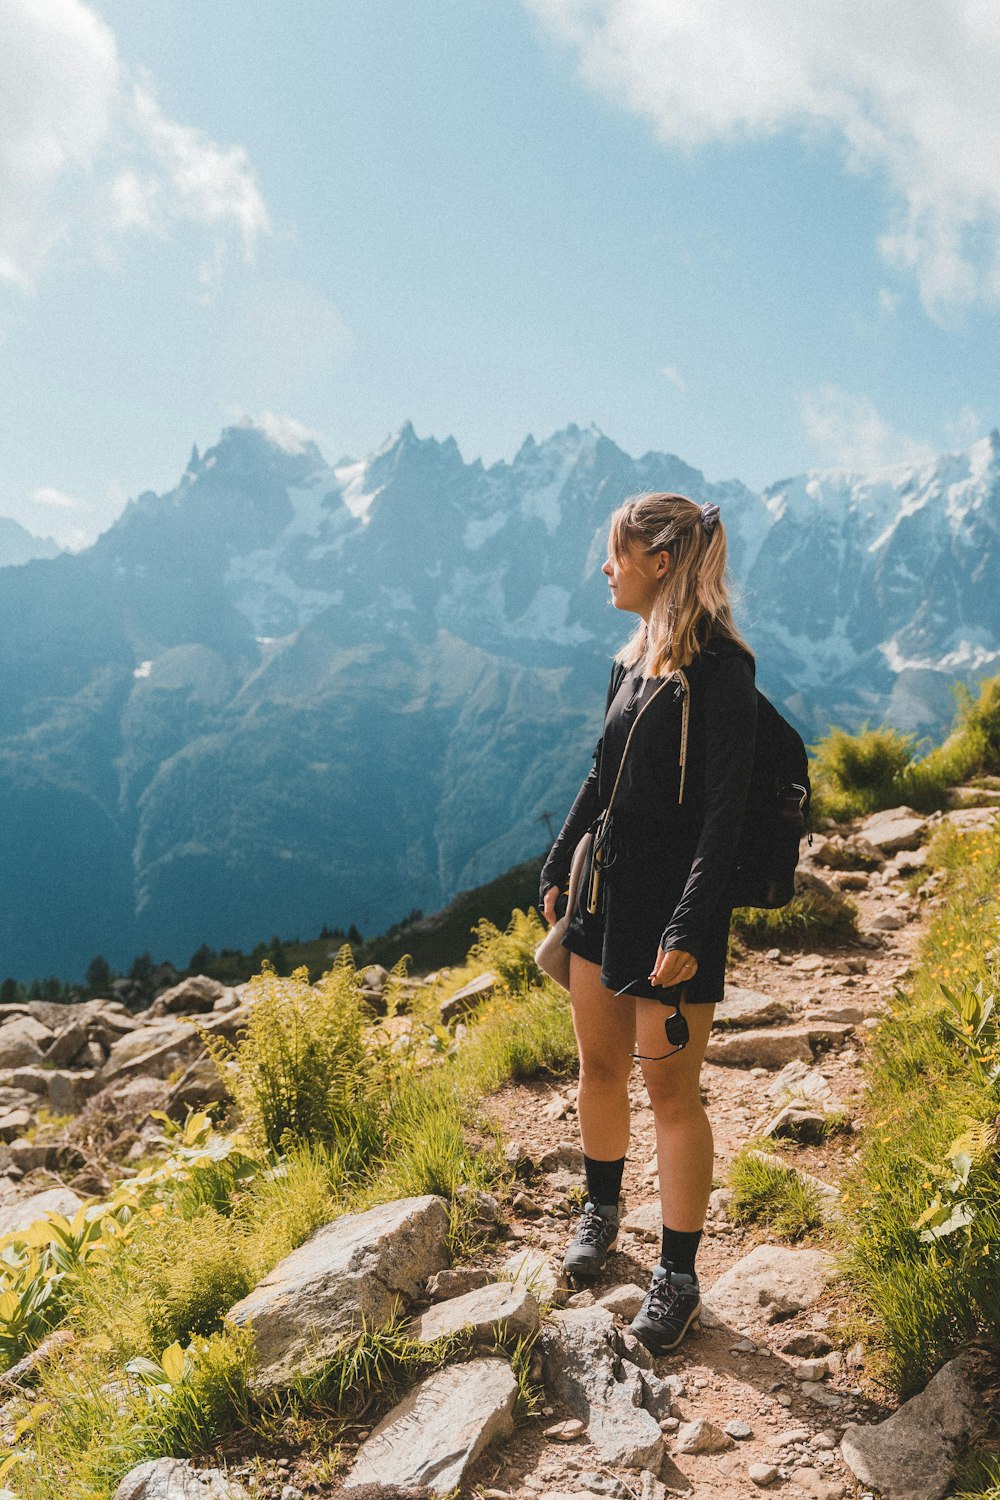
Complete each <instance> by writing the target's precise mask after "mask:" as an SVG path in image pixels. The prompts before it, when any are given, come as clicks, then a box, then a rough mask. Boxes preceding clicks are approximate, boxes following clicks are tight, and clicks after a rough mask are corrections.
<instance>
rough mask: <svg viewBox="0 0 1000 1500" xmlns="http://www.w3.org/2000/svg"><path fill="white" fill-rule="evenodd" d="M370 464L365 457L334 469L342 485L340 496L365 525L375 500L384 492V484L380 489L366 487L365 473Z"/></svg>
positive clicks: (335, 477) (336, 477)
mask: <svg viewBox="0 0 1000 1500" xmlns="http://www.w3.org/2000/svg"><path fill="white" fill-rule="evenodd" d="M367 470H368V464H367V461H366V460H365V459H361V460H360V462H358V463H355V464H342V465H341V467H340V468H339V469H334V471H333V477H334V479H336V481H337V483H338V484H339V485H340V498H341V500H343V502H344V504H345V505H346V506H347V509H348V510H349V511H350V513H351V515H352V516H354V517H355V519H356V520H360V521H361V522H363V523H364V525H365V526H367V525H368V522H369V521H370V520H371V508H372V503H373V501H374V500H375V499H376V498H377V497H378V495H380V494H381V492H382V486H381V485H379V487H378V489H375V490H366V489H365V475H366V473H367Z"/></svg>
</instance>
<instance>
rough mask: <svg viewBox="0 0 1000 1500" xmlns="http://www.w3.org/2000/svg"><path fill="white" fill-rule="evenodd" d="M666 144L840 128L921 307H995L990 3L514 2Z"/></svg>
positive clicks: (995, 70)
mask: <svg viewBox="0 0 1000 1500" xmlns="http://www.w3.org/2000/svg"><path fill="white" fill-rule="evenodd" d="M524 3H525V5H526V6H527V7H528V9H530V10H531V11H533V12H534V13H535V14H536V15H537V16H538V17H539V18H540V19H541V20H542V22H543V23H544V24H545V25H546V26H547V27H548V29H549V30H550V31H551V32H552V33H553V34H554V35H555V36H556V37H557V38H558V39H559V40H561V41H563V42H565V43H567V44H568V45H570V46H571V47H573V48H574V49H575V50H576V52H577V54H578V56H579V64H580V72H581V75H582V77H583V78H584V79H585V80H586V82H587V83H589V84H590V85H592V86H593V87H594V88H596V89H598V90H600V91H601V92H602V93H603V94H605V95H607V96H608V97H609V98H611V99H612V100H613V101H614V102H615V103H617V104H619V105H621V106H622V107H624V108H627V109H630V110H631V111H633V112H634V113H635V114H637V115H641V116H642V117H644V118H646V119H648V120H649V121H650V122H651V123H652V125H653V127H654V128H655V130H656V133H657V135H658V136H659V138H660V140H661V141H663V142H664V144H665V145H668V146H672V147H687V148H692V147H697V146H700V145H703V144H705V143H707V142H711V141H724V142H736V141H739V140H743V139H748V138H753V137H763V136H768V135H774V134H777V133H778V132H780V131H799V132H801V133H803V134H806V133H815V132H817V131H819V132H821V133H824V134H830V133H832V134H833V135H834V136H835V137H837V138H839V140H840V141H841V143H842V146H843V149H844V155H845V162H846V165H847V166H848V167H849V168H850V169H851V170H854V171H864V172H875V173H877V174H880V175H881V176H882V177H883V178H884V180H885V182H886V184H887V186H888V188H889V190H890V195H891V204H892V207H891V211H890V221H889V223H888V225H887V228H886V231H885V233H884V234H883V235H882V236H881V237H880V239H879V248H880V250H881V252H882V254H883V256H884V257H885V259H886V260H887V261H888V262H889V263H890V264H892V265H894V266H897V267H900V268H903V269H905V270H907V271H909V272H910V273H911V274H912V275H913V276H914V277H915V279H916V282H917V284H918V286H919V289H920V295H921V297H922V299H923V302H924V305H925V307H926V308H927V309H928V311H929V312H931V313H932V314H933V315H937V316H941V315H942V314H943V313H944V312H945V311H946V310H947V309H948V308H949V307H950V306H954V305H959V304H963V303H966V304H967V303H973V302H976V301H983V302H986V303H991V304H997V303H1000V172H998V171H997V166H996V163H997V160H998V157H1000V111H998V110H997V107H996V93H997V78H998V76H1000V6H998V5H997V4H996V3H995V0H911V3H910V4H909V5H907V6H905V7H904V8H902V9H901V8H900V5H899V3H898V0H811V3H810V4H808V5H803V4H794V3H790V0H755V3H754V4H753V5H733V4H731V3H730V0H669V4H666V3H663V0H524Z"/></svg>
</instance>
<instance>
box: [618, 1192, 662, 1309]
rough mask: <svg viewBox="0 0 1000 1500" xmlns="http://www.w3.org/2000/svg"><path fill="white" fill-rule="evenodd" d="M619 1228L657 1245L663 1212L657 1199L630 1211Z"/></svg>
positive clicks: (660, 1234) (660, 1235)
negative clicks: (652, 1241) (653, 1241)
mask: <svg viewBox="0 0 1000 1500" xmlns="http://www.w3.org/2000/svg"><path fill="white" fill-rule="evenodd" d="M621 1227H622V1229H623V1230H624V1232H625V1233H626V1234H636V1235H638V1236H639V1238H640V1239H644V1240H655V1241H656V1242H657V1244H658V1243H659V1242H660V1239H661V1238H662V1235H663V1210H662V1208H661V1207H660V1200H659V1198H656V1199H654V1200H652V1201H651V1202H649V1203H640V1204H639V1205H638V1206H637V1207H636V1208H633V1209H631V1210H630V1211H629V1213H627V1214H626V1215H625V1217H624V1218H623V1219H622V1221H621ZM643 1295H645V1293H643Z"/></svg>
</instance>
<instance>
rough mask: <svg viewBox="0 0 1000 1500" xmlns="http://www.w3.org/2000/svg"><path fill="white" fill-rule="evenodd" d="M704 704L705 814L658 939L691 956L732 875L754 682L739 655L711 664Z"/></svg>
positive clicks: (753, 726) (752, 729)
mask: <svg viewBox="0 0 1000 1500" xmlns="http://www.w3.org/2000/svg"><path fill="white" fill-rule="evenodd" d="M706 665H708V664H707V663H706ZM704 704H705V820H704V823H703V824H702V829H701V834H700V836H699V839H698V846H697V848H696V850H695V854H694V859H693V860H692V861H691V873H690V874H689V875H688V878H687V883H686V885H685V886H684V890H683V892H682V893H681V898H680V900H679V901H678V903H677V905H676V906H675V908H674V912H673V915H672V916H671V918H670V921H669V922H668V923H667V926H666V929H665V931H664V933H663V936H662V937H661V939H660V947H661V948H662V949H663V952H664V953H668V952H669V951H670V949H672V948H679V949H681V950H682V951H683V952H685V953H690V954H691V955H692V957H694V958H695V959H697V958H698V957H699V956H700V953H701V945H702V940H703V938H704V934H705V929H706V927H707V925H708V922H709V920H710V918H711V916H712V913H713V911H714V910H715V908H716V906H717V905H718V903H719V901H720V899H721V898H722V896H723V895H724V893H725V888H726V885H727V884H728V882H729V879H730V877H731V875H732V871H733V864H734V862H735V859H736V846H737V844H738V842H739V837H740V829H741V827H742V823H743V810H744V808H745V807H746V800H747V792H748V790H749V787H750V776H751V772H752V770H753V753H754V744H755V741H756V735H757V688H756V685H755V683H754V673H753V667H752V665H751V663H750V662H749V661H748V660H747V658H746V657H745V656H737V655H731V656H724V657H721V658H720V659H719V660H718V661H716V662H713V663H712V664H711V666H710V667H709V670H708V671H706V673H705V684H704Z"/></svg>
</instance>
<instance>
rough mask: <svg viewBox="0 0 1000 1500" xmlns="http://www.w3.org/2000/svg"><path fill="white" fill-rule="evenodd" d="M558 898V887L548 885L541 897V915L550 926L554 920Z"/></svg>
mask: <svg viewBox="0 0 1000 1500" xmlns="http://www.w3.org/2000/svg"><path fill="white" fill-rule="evenodd" d="M558 900H559V887H558V886H557V885H550V886H549V888H548V890H547V891H546V892H545V895H544V897H543V899H542V916H543V917H544V918H545V920H546V922H548V924H549V926H550V927H551V926H552V925H553V923H554V922H555V920H556V902H557V901H558Z"/></svg>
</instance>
